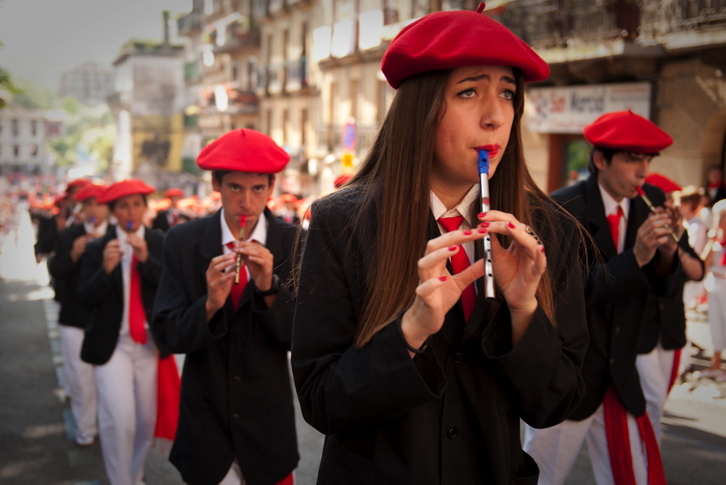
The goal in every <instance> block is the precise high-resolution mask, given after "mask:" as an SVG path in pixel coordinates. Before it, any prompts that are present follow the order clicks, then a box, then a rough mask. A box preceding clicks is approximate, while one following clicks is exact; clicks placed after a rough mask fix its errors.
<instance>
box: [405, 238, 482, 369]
mask: <svg viewBox="0 0 726 485" xmlns="http://www.w3.org/2000/svg"><path fill="white" fill-rule="evenodd" d="M486 232H487V231H486V229H484V228H477V229H472V230H466V231H451V232H447V233H446V234H442V235H441V236H439V237H437V238H435V239H432V240H430V241H429V242H428V244H427V245H426V253H425V254H424V256H423V257H422V258H421V259H419V261H418V276H419V285H418V287H417V288H416V298H415V299H414V302H413V304H412V305H411V307H410V308H409V309H408V310H406V312H405V313H404V314H403V317H402V319H401V330H402V331H403V335H404V337H405V338H406V341H407V342H408V344H409V345H410V346H411V347H414V348H419V347H421V346H422V345H423V344H424V342H425V341H426V339H427V338H428V337H429V335H433V334H435V333H436V332H438V331H439V330H441V326H442V325H443V324H444V317H445V316H446V313H447V312H448V311H449V310H450V309H451V307H453V306H454V304H456V302H457V301H458V300H459V298H461V292H462V291H463V290H464V288H466V287H467V286H469V285H470V284H472V283H473V282H474V281H476V280H477V278H481V277H482V276H483V275H484V264H483V261H482V260H479V261H477V262H476V263H475V264H472V265H471V266H469V267H468V268H467V269H465V270H464V271H462V272H461V273H458V274H456V275H451V274H450V273H449V270H448V269H447V267H446V263H447V262H448V260H449V258H450V257H451V256H453V255H455V254H456V253H457V252H458V251H463V250H464V249H463V248H462V247H460V246H459V245H460V244H462V243H465V242H469V241H474V240H476V239H482V238H483V237H484V236H485V235H486ZM411 355H412V356H413V354H411Z"/></svg>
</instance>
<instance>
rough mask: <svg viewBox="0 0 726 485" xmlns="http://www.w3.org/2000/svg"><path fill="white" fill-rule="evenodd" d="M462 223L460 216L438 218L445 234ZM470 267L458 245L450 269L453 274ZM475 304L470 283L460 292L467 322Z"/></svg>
mask: <svg viewBox="0 0 726 485" xmlns="http://www.w3.org/2000/svg"><path fill="white" fill-rule="evenodd" d="M463 221H464V218H463V217H462V216H455V217H439V224H441V226H442V227H443V228H444V230H446V232H449V231H456V230H457V229H459V226H460V225H461V223H462V222H463ZM470 265H471V262H470V261H469V256H467V255H466V251H464V247H463V246H461V245H459V252H458V253H456V254H455V255H453V256H452V257H451V267H452V268H453V270H454V274H457V273H461V272H462V271H464V270H465V269H466V268H468V267H469V266H470ZM475 302H476V291H475V290H474V284H473V283H472V284H471V285H469V286H467V287H466V288H464V291H462V292H461V304H462V306H463V307H464V318H465V319H466V320H467V321H469V317H471V312H472V311H473V310H474V303H475Z"/></svg>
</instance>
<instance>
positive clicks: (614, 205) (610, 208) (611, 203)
mask: <svg viewBox="0 0 726 485" xmlns="http://www.w3.org/2000/svg"><path fill="white" fill-rule="evenodd" d="M597 187H598V189H600V197H601V198H602V205H603V206H605V215H606V216H608V215H610V214H615V212H616V211H617V210H618V206H620V207H621V208H622V209H623V219H625V220H626V221H627V220H628V214H629V211H630V199H628V198H627V197H623V200H621V201H620V202H619V203H618V201H616V200H615V199H614V198H613V196H612V195H610V194H609V193H608V191H607V190H605V187H603V186H602V184H601V183H600V182H599V181H598V183H597Z"/></svg>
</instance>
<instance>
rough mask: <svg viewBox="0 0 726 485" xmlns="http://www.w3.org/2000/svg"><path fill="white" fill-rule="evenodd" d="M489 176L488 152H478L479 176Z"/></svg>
mask: <svg viewBox="0 0 726 485" xmlns="http://www.w3.org/2000/svg"><path fill="white" fill-rule="evenodd" d="M483 173H485V174H487V175H489V152H488V151H486V150H479V174H480V175H481V174H483Z"/></svg>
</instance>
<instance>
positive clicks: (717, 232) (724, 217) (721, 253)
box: [700, 199, 726, 382]
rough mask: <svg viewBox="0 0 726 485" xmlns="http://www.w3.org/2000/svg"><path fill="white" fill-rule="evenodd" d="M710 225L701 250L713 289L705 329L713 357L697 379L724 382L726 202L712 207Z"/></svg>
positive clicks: (725, 374) (725, 379)
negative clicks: (709, 233) (705, 378)
mask: <svg viewBox="0 0 726 485" xmlns="http://www.w3.org/2000/svg"><path fill="white" fill-rule="evenodd" d="M713 221H714V222H713V225H714V227H713V232H712V234H713V235H712V236H711V238H710V239H709V241H708V243H707V244H706V249H705V250H704V253H705V256H704V260H705V262H706V267H707V268H708V269H709V271H710V273H711V276H712V277H713V285H712V287H711V288H709V290H708V326H709V328H710V330H711V343H712V345H713V355H712V356H711V365H710V366H709V368H708V369H706V370H704V371H702V372H701V374H700V375H701V376H702V377H712V378H715V380H716V381H717V382H726V371H725V370H724V369H722V368H721V364H722V360H721V359H722V353H723V351H724V349H726V199H722V200H720V201H719V202H716V203H715V204H714V205H713Z"/></svg>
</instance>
